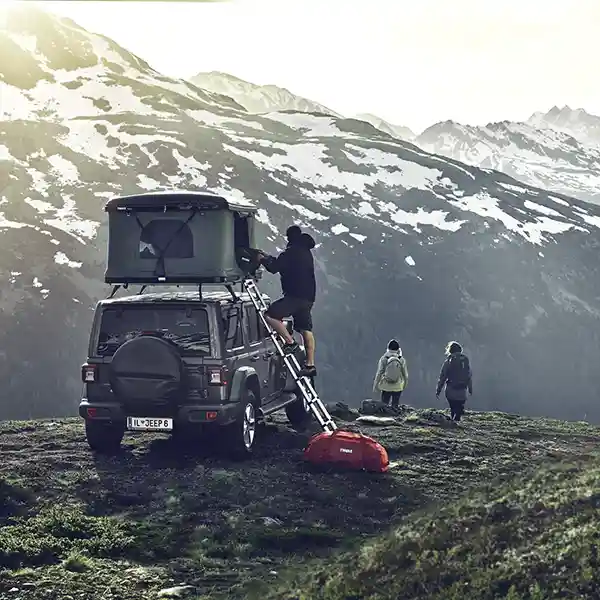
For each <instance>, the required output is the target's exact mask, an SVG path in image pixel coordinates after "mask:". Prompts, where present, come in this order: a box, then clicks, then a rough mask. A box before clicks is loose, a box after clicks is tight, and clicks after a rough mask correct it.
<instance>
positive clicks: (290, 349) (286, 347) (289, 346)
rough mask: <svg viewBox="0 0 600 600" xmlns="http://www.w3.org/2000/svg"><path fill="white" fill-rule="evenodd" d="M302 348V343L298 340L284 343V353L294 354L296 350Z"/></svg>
mask: <svg viewBox="0 0 600 600" xmlns="http://www.w3.org/2000/svg"><path fill="white" fill-rule="evenodd" d="M299 349H300V345H299V344H298V342H292V343H291V344H284V345H283V353H284V354H286V355H287V354H294V352H296V350H299Z"/></svg>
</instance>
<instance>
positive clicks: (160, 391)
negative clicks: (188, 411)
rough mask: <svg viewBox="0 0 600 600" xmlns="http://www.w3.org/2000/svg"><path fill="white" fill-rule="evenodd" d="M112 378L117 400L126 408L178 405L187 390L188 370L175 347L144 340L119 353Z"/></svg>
mask: <svg viewBox="0 0 600 600" xmlns="http://www.w3.org/2000/svg"><path fill="white" fill-rule="evenodd" d="M109 377H110V385H111V387H112V390H113V392H114V394H115V396H116V397H117V398H118V399H119V400H120V401H121V402H123V403H124V404H127V403H130V402H133V403H139V402H143V401H146V402H150V403H174V402H175V401H176V399H177V398H178V397H179V396H180V395H181V393H182V390H183V386H184V377H185V367H184V365H183V361H182V360H181V356H180V355H179V352H178V351H177V349H176V348H175V347H174V346H173V345H171V344H169V343H168V342H166V341H165V340H162V339H160V338H158V337H154V336H140V337H137V338H134V339H132V340H129V341H128V342H125V343H124V344H123V345H122V346H121V347H120V348H119V349H118V350H117V351H116V352H115V354H114V356H113V358H112V361H111V365H110V375H109Z"/></svg>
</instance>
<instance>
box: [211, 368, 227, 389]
mask: <svg viewBox="0 0 600 600" xmlns="http://www.w3.org/2000/svg"><path fill="white" fill-rule="evenodd" d="M227 375H228V372H227V368H226V367H214V368H213V367H209V369H208V385H227Z"/></svg>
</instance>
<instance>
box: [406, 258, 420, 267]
mask: <svg viewBox="0 0 600 600" xmlns="http://www.w3.org/2000/svg"><path fill="white" fill-rule="evenodd" d="M404 262H405V263H406V264H407V265H410V266H411V267H414V266H415V265H416V264H417V263H415V259H414V258H413V257H412V256H407V257H406V258H405V259H404Z"/></svg>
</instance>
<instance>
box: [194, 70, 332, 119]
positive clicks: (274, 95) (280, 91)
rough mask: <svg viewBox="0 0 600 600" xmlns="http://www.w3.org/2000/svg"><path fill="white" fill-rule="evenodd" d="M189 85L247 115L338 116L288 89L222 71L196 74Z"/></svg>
mask: <svg viewBox="0 0 600 600" xmlns="http://www.w3.org/2000/svg"><path fill="white" fill-rule="evenodd" d="M190 81H191V82H192V83H193V84H195V85H197V86H198V87H200V88H202V89H206V90H210V91H213V92H215V93H219V94H222V95H224V96H228V97H231V98H233V99H234V100H235V101H237V102H238V103H239V104H240V105H241V106H243V107H244V108H245V109H246V110H247V111H248V112H250V113H268V112H273V111H277V110H297V111H299V112H307V113H322V114H327V115H333V116H336V117H339V116H341V115H339V113H337V112H335V111H333V110H331V109H330V108H328V107H326V106H324V105H322V104H320V103H318V102H315V101H314V100H309V99H308V98H304V97H302V96H298V95H297V94H293V93H292V92H290V90H288V89H287V88H283V87H280V86H277V85H273V84H268V85H258V84H256V83H251V82H249V81H246V80H244V79H241V78H240V77H236V76H235V75H230V74H228V73H222V72H221V71H209V72H201V73H197V74H196V75H194V76H192V77H190Z"/></svg>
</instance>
